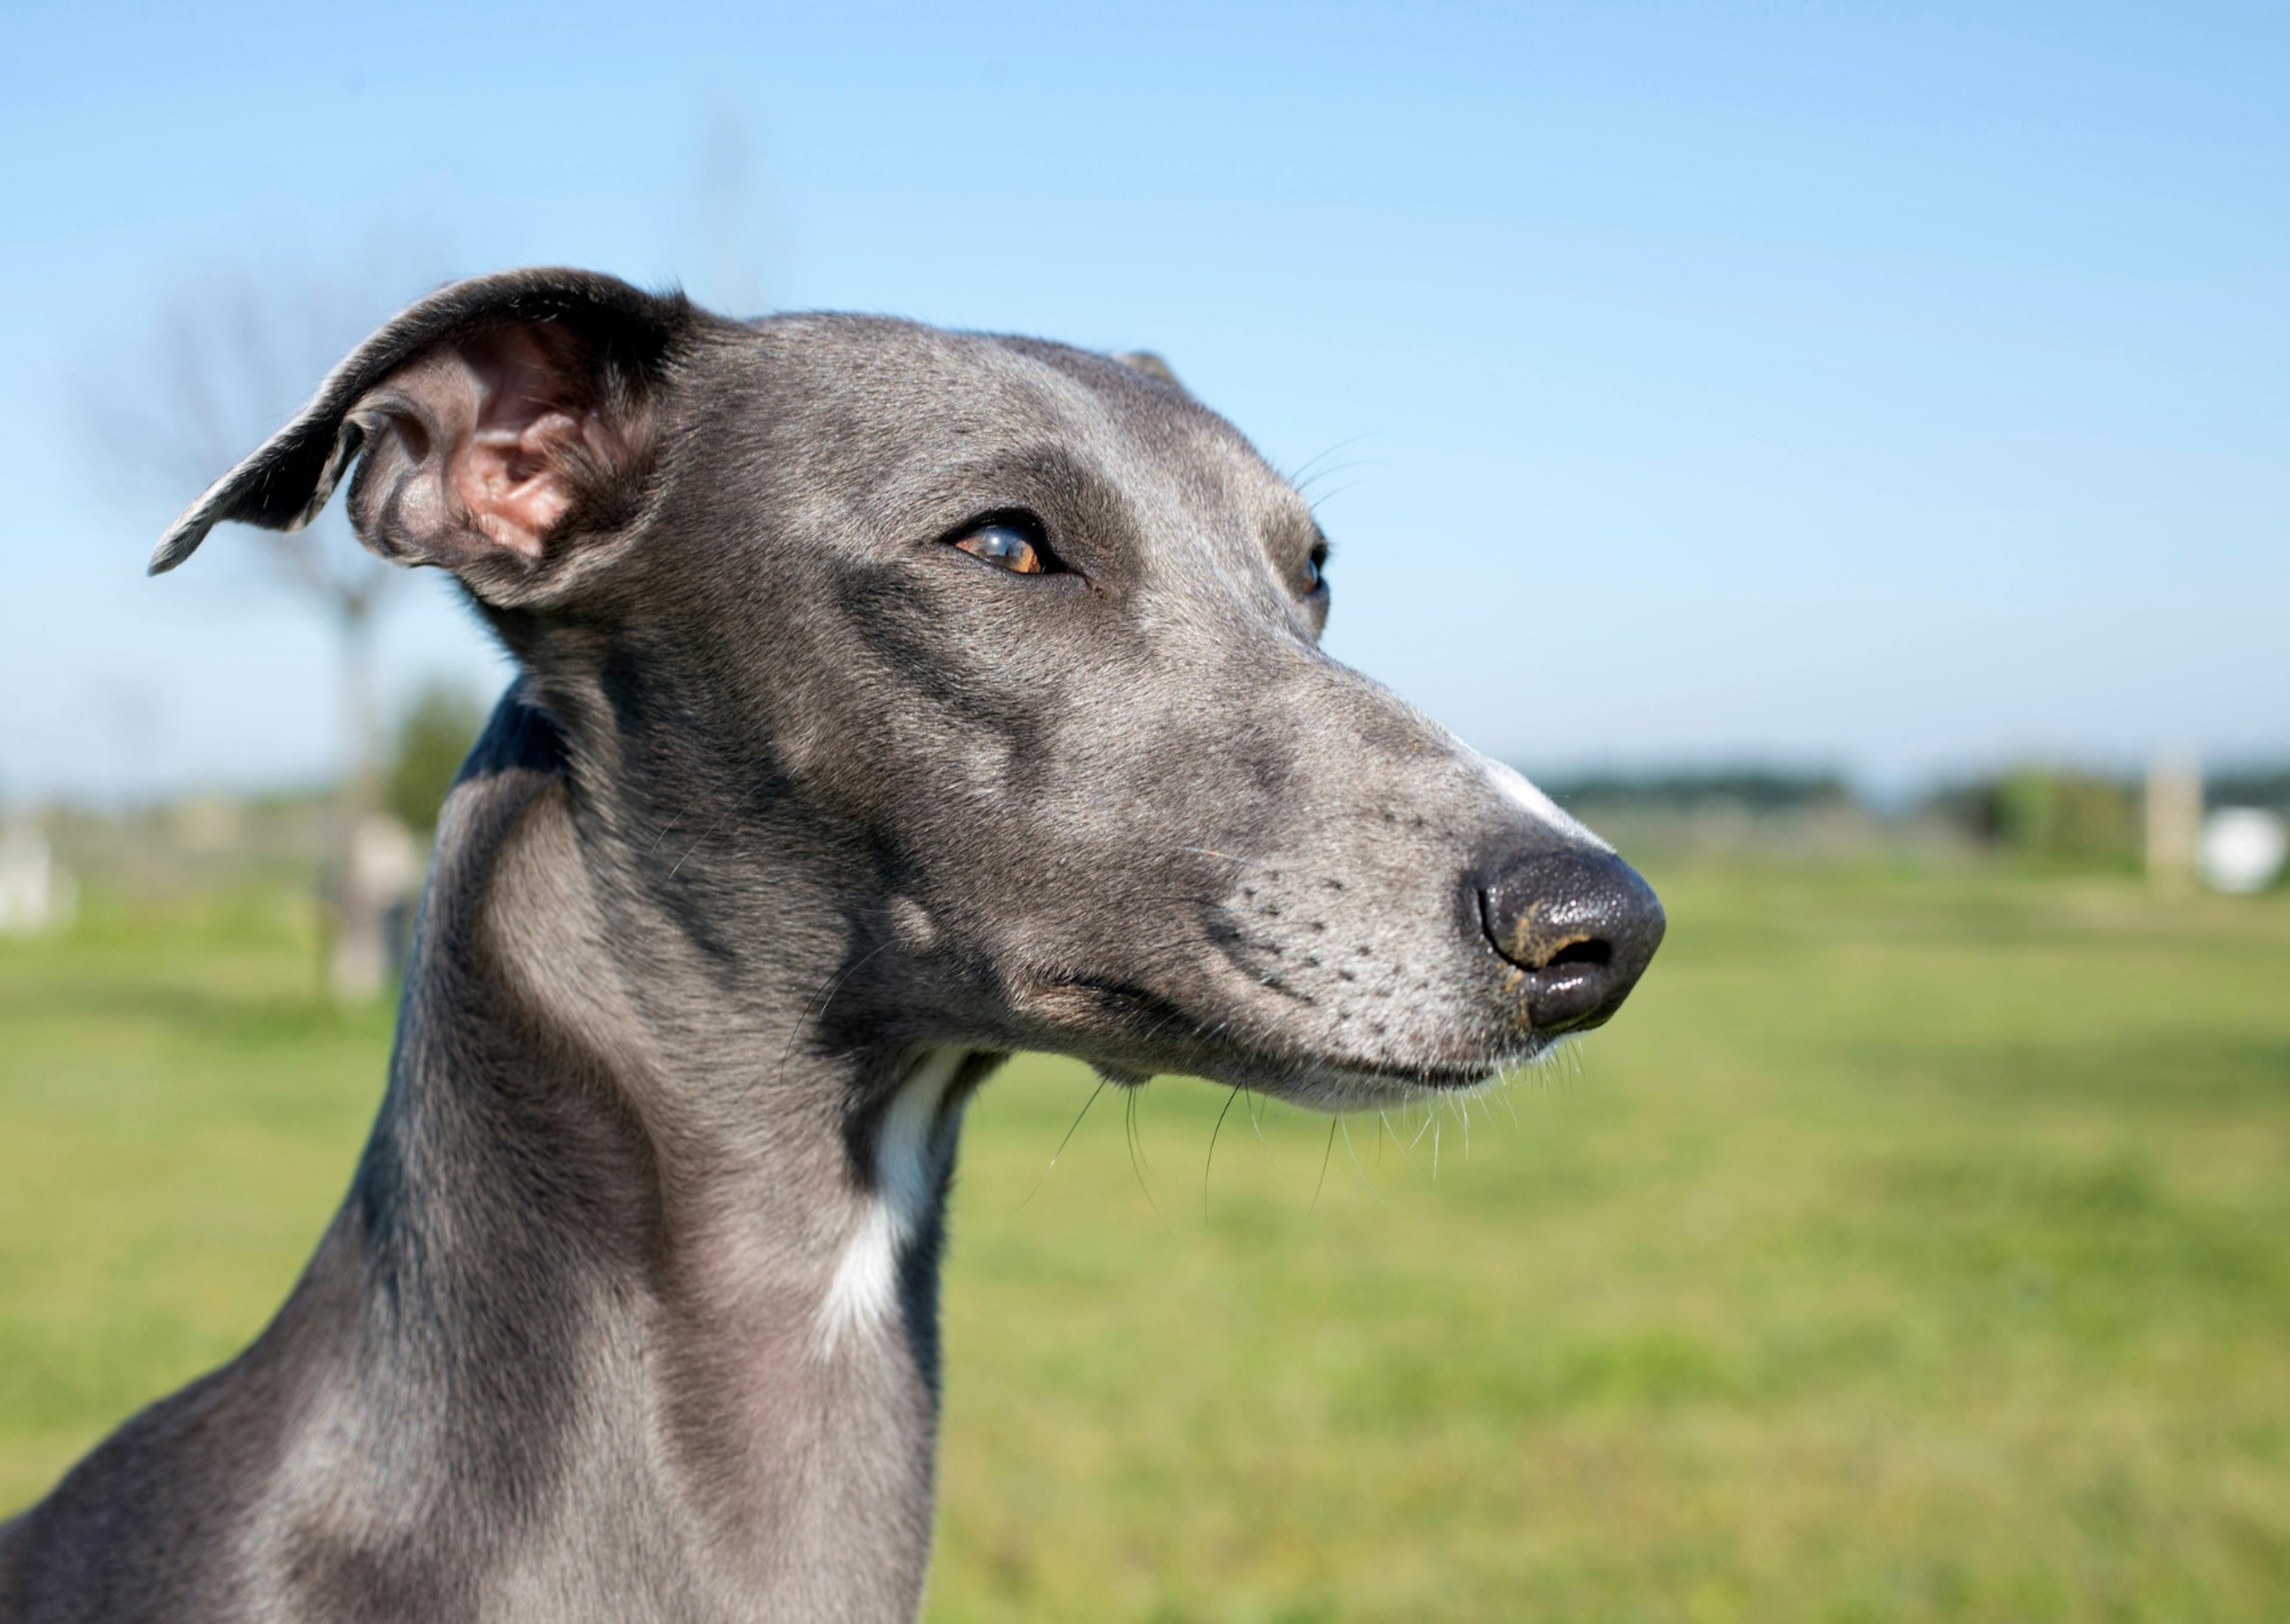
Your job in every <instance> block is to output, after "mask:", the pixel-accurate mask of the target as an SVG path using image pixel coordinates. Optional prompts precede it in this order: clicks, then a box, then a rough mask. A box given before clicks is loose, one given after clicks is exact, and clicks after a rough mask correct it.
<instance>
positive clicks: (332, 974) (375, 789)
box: [326, 591, 394, 1004]
mask: <svg viewBox="0 0 2290 1624" xmlns="http://www.w3.org/2000/svg"><path fill="white" fill-rule="evenodd" d="M373 609H374V605H373V600H372V596H369V595H367V594H365V593H361V592H355V591H353V592H346V593H344V594H343V595H342V596H340V598H339V599H338V600H337V603H336V605H335V610H336V616H335V618H336V623H337V628H338V633H337V636H336V640H335V647H336V652H337V658H338V659H339V660H340V666H339V678H340V684H341V692H340V701H341V740H342V764H341V785H340V790H339V792H338V796H337V799H336V803H335V807H334V858H333V861H332V864H331V865H330V867H331V868H332V881H333V884H332V886H331V888H330V889H331V890H332V896H330V897H329V898H328V899H327V900H328V904H329V906H330V907H331V908H332V912H333V921H332V924H333V930H332V940H331V942H330V944H329V952H328V954H327V974H326V981H327V986H328V987H329V988H330V989H331V990H332V993H333V995H334V996H335V997H336V998H337V999H339V1000H340V1001H341V1002H343V1003H345V1004H360V1003H364V1002H365V1001H366V1000H367V999H370V998H373V997H375V996H379V995H380V992H381V990H382V987H383V984H384V982H385V981H386V980H388V974H389V964H390V951H389V939H388V908H389V904H390V902H391V901H392V900H394V899H393V897H391V896H388V895H384V894H380V892H381V891H382V888H381V887H380V886H377V885H376V884H374V879H375V876H374V874H373V872H372V869H373V865H372V863H370V862H366V861H362V860H361V856H362V845H361V836H362V833H363V832H364V830H365V829H366V828H367V826H368V824H369V822H370V820H372V818H373V817H374V814H375V812H376V811H377V810H378V809H379V807H380V804H381V722H380V716H379V715H378V714H377V712H376V710H375V707H374V682H373V663H374V661H373V655H374V647H373V645H374V613H373Z"/></svg>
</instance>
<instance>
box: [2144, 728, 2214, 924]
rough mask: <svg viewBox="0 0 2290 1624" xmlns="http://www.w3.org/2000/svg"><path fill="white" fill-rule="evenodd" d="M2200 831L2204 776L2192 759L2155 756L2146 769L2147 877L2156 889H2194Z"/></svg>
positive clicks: (2172, 891)
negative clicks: (2196, 852)
mask: <svg viewBox="0 0 2290 1624" xmlns="http://www.w3.org/2000/svg"><path fill="white" fill-rule="evenodd" d="M2202 834H2203V777H2202V773H2201V772H2199V771H2198V769H2197V768H2196V766H2195V764H2194V763H2192V762H2190V761H2187V760H2184V759H2182V758H2178V757H2169V756H2164V757H2158V758H2157V759H2156V760H2155V761H2154V762H2153V763H2152V764H2150V766H2149V767H2148V769H2147V880H2148V883H2149V884H2151V885H2153V886H2154V887H2155V889H2156V890H2158V891H2161V892H2169V893H2172V894H2174V895H2175V894H2182V893H2184V892H2189V891H2191V890H2193V889H2194V883H2195V849H2196V847H2197V846H2198V844H2200V842H2201V840H2202Z"/></svg>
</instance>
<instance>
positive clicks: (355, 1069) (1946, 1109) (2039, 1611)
mask: <svg viewBox="0 0 2290 1624" xmlns="http://www.w3.org/2000/svg"><path fill="white" fill-rule="evenodd" d="M1653 877H1654V878H1655V880H1656V881H1657V883H1658V884H1660V885H1661V888H1662V890H1663V892H1664V895H1665V899H1666V900H1667V901H1668V903H1669V909H1670V919H1671V928H1670V940H1669V945H1668V946H1667V947H1666V948H1664V949H1663V952H1662V956H1661V958H1660V959H1659V960H1658V961H1657V963H1656V964H1655V967H1654V969H1653V972H1651V973H1650V974H1649V976H1648V977H1647V979H1646V981H1645V984H1644V985H1643V986H1642V987H1641V988H1640V989H1639V991H1638V993H1637V996H1636V997H1635V998H1634V999H1633V1001H1632V1003H1631V1004H1630V1005H1629V1008H1628V1009H1627V1010H1626V1011H1625V1012H1623V1014H1622V1016H1621V1019H1620V1020H1618V1021H1617V1022H1616V1023H1615V1025H1614V1026H1613V1028H1611V1029H1610V1030H1608V1031H1605V1032H1602V1033H1599V1034H1597V1035H1596V1036H1594V1037H1593V1038H1592V1039H1591V1040H1590V1041H1589V1043H1588V1044H1586V1045H1584V1046H1583V1047H1582V1048H1581V1052H1580V1059H1579V1065H1578V1064H1575V1063H1572V1062H1570V1063H1568V1064H1566V1065H1565V1066H1564V1067H1563V1068H1559V1069H1557V1070H1554V1071H1552V1072H1549V1073H1547V1074H1541V1075H1537V1076H1529V1077H1525V1078H1522V1079H1520V1080H1518V1081H1517V1083H1515V1084H1512V1085H1510V1086H1509V1087H1508V1088H1507V1089H1504V1090H1501V1091H1499V1092H1495V1093H1493V1094H1491V1095H1489V1096H1487V1097H1486V1098H1485V1099H1484V1100H1477V1101H1474V1102H1473V1103H1472V1104H1471V1105H1470V1106H1469V1109H1468V1112H1464V1113H1459V1112H1456V1111H1453V1110H1449V1111H1445V1112H1443V1113H1442V1114H1440V1115H1439V1116H1437V1117H1434V1118H1432V1119H1431V1120H1430V1122H1429V1127H1428V1130H1427V1127H1426V1123H1425V1119H1424V1117H1423V1116H1422V1115H1421V1113H1418V1114H1417V1115H1416V1116H1413V1117H1412V1118H1410V1119H1409V1120H1407V1121H1405V1122H1400V1121H1397V1120H1395V1121H1394V1122H1393V1123H1392V1124H1389V1125H1390V1128H1391V1129H1392V1130H1394V1131H1395V1132H1386V1131H1385V1127H1384V1125H1383V1124H1379V1123H1378V1122H1377V1121H1376V1120H1375V1119H1374V1118H1373V1117H1368V1118H1364V1119H1353V1120H1352V1121H1350V1122H1349V1124H1348V1127H1347V1128H1346V1129H1345V1130H1343V1131H1342V1132H1340V1133H1339V1134H1338V1136H1337V1138H1336V1139H1335V1140H1333V1146H1332V1145H1331V1141H1330V1140H1329V1139H1328V1137H1327V1129H1326V1125H1325V1118H1319V1119H1316V1118H1311V1117H1308V1116H1302V1115H1300V1114H1297V1113H1293V1112H1290V1111H1285V1110H1281V1109H1277V1108H1265V1109H1263V1110H1262V1111H1261V1113H1260V1115H1261V1124H1258V1123H1253V1122H1252V1120H1251V1116H1250V1113H1249V1111H1248V1109H1247V1106H1246V1103H1245V1102H1243V1103H1241V1104H1239V1105H1237V1106H1236V1107H1235V1108H1233V1109H1232V1110H1231V1111H1230V1112H1229V1114H1228V1115H1227V1116H1226V1117H1225V1119H1224V1122H1223V1126H1222V1130H1221V1134H1220V1135H1219V1137H1218V1139H1217V1144H1216V1152H1215V1158H1214V1162H1213V1166H1212V1165H1209V1164H1207V1160H1206V1153H1207V1149H1208V1145H1209V1140H1210V1134H1211V1129H1212V1125H1213V1124H1214V1122H1215V1120H1216V1117H1217V1115H1218V1112H1219V1110H1220V1108H1221V1107H1223V1106H1224V1104H1225V1103H1226V1099H1225V1096H1224V1095H1223V1094H1222V1092H1221V1091H1213V1090H1211V1089H1209V1088H1206V1087H1205V1086H1202V1085H1199V1084H1189V1083H1183V1082H1164V1083H1161V1084H1156V1085H1154V1086H1153V1087H1152V1088H1151V1089H1149V1090H1148V1091H1147V1092H1144V1093H1143V1095H1142V1096H1141V1097H1140V1098H1138V1099H1137V1100H1136V1101H1135V1116H1134V1125H1135V1128H1136V1132H1137V1143H1136V1166H1135V1168H1134V1169H1133V1151H1132V1145H1131V1141H1130V1137H1129V1133H1128V1132H1127V1130H1128V1129H1129V1127H1130V1125H1131V1124H1130V1122H1129V1120H1128V1119H1127V1118H1126V1116H1125V1111H1124V1100H1123V1098H1121V1097H1119V1096H1117V1094H1116V1093H1115V1092H1113V1091H1110V1090H1109V1091H1107V1092H1106V1093H1105V1095H1104V1096H1103V1097H1101V1098H1100V1099H1099V1100H1097V1102H1096V1105H1095V1107H1094V1108H1093V1110H1092V1111H1091V1112H1090V1113H1089V1115H1088V1116H1086V1118H1085V1119H1084V1121H1083V1122H1082V1124H1081V1125H1080V1128H1079V1130H1078V1131H1077V1132H1075V1134H1074V1136H1073V1139H1072V1142H1071V1144H1070V1145H1069V1146H1068V1148H1066V1150H1065V1152H1064V1154H1063V1156H1062V1157H1061V1159H1060V1160H1059V1161H1058V1163H1057V1165H1056V1167H1055V1168H1054V1170H1053V1171H1048V1172H1046V1175H1045V1168H1047V1165H1048V1164H1049V1162H1050V1159H1051V1156H1052V1153H1053V1151H1055V1150H1056V1148H1057V1147H1058V1144H1059V1141H1060V1140H1061V1138H1062V1137H1063V1136H1064V1135H1065V1133H1066V1132H1067V1130H1068V1127H1069V1124H1071V1123H1072V1121H1073V1118H1074V1114H1075V1113H1076V1111H1077V1110H1079V1109H1080V1108H1081V1106H1082V1104H1083V1101H1084V1100H1085V1099H1086V1098H1088V1096H1089V1093H1090V1090H1091V1088H1092V1086H1093V1084H1092V1082H1091V1080H1089V1079H1088V1078H1087V1077H1086V1076H1085V1074H1083V1073H1081V1072H1079V1071H1078V1070H1077V1069H1075V1068H1070V1067H1068V1066H1065V1065H1063V1064H1061V1063H1053V1062H1048V1061H1038V1060H1028V1061H1024V1062H1021V1063H1020V1064H1018V1065H1017V1066H1014V1067H1013V1068H1012V1069H1011V1070H1010V1071H1009V1072H1008V1073H1006V1074H1005V1076H1004V1077H1003V1078H1002V1079H1001V1080H999V1081H998V1082H997V1084H994V1085H993V1086H992V1087H991V1088H989V1091H988V1092H987V1094H986V1096H985V1097H984V1099H983V1100H981V1103H980V1104H979V1105H978V1106H977V1107H976V1108H974V1109H973V1114H972V1116H971V1120H970V1125H969V1129H968V1132H967V1135H966V1140H965V1147H964V1153H963V1172H962V1177H961V1184H960V1188H959V1194H958V1196H957V1212H956V1217H955V1224H954V1236H955V1238H954V1251H953V1257H952V1262H951V1267H950V1277H949V1283H948V1296H947V1302H948V1309H947V1320H948V1337H949V1372H948V1409H947V1416H946V1433H945V1443H944V1449H943V1481H942V1497H941V1539H940V1544H939V1550H938V1556H937V1560H936V1565H935V1567H934V1570H933V1578H932V1584H931V1600H930V1606H929V1616H930V1617H931V1618H932V1619H933V1620H941V1621H942V1624H954V1621H956V1620H987V1619H1057V1620H1069V1619H1090V1620H1266V1621H1268V1624H1269V1621H1270V1620H1290V1621H1301V1620H1322V1619H1325V1620H1337V1619H1342V1620H1434V1619H1436V1620H1513V1619H1528V1618H1533V1619H1554V1620H1572V1619H1581V1620H1635V1619H1645V1620H1670V1619H1682V1620H1729V1619H1741V1620H1758V1624H1778V1621H1781V1620H1895V1619H1898V1620H1923V1619H1959V1618H1961V1619H1978V1620H2131V1619H2155V1620H2209V1619H2218V1620H2281V1619H2284V1618H2286V1617H2290V1176H2286V1175H2290V899H2285V898H2283V897H2280V896H2276V897H2273V898H2268V899H2262V900H2257V901H2253V902H2243V903H2234V902H2228V901H2224V900H2200V899H2190V900H2184V901H2180V902H2174V903H2166V902H2163V901H2158V900H2152V899H2150V897H2148V896H2147V895H2146V893H2144V892H2142V891H2141V890H2140V889H2139V888H2138V887H2137V886H2136V885H2135V884H2134V883H2133V882H2131V881H2129V880H2123V879H2103V878H2071V877H2049V878H2046V877H2041V876H2014V875H2007V874H2002V873H1998V872H1994V871H1987V870H1981V869H1974V868H1934V869H1927V870H1923V871H1912V870H1907V869H1903V870H1899V871H1890V870H1881V869H1878V868H1860V869H1850V870H1847V869H1826V868H1783V867H1774V868H1763V869H1758V868H1741V867H1735V868H1694V867H1685V868H1673V869H1670V870H1667V871H1665V870H1664V869H1662V868H1661V867H1660V866H1659V865H1657V866H1656V867H1655V868H1654V869H1653ZM307 930H308V924H307V921H306V920H304V919H303V917H302V916H301V914H300V911H299V905H298V904H297V903H296V902H295V900H293V899H292V897H291V896H288V895H285V894H284V893H279V892H262V891H252V890H250V891H247V892H240V893H233V894H230V895H227V896H220V897H212V898H207V899H204V900H178V901H175V902H172V903H169V904H166V905H164V907H162V906H161V905H158V904H156V903H154V904H145V905H141V906H140V907H137V906H131V905H130V904H128V903H126V902H124V901H122V900H117V899H112V900H106V899H104V898H103V897H102V896H100V895H99V896H98V897H97V898H96V900H95V902H94V904H93V905H92V906H91V907H90V908H88V909H87V910H85V912H84V916H83V918H82V921H81V923H80V924H79V925H78V927H77V928H76V930H75V932H73V933H72V934H71V935H70V936H68V937H67V938H63V939H59V940H47V941H40V942H28V943H25V942H18V943H7V944H0V1508H12V1507H13V1506H15V1505H18V1504H20V1503H22V1502H24V1501H27V1500H30V1499H32V1498H34V1497H35V1496H36V1495H37V1494H39V1493H40V1492H42V1491H43V1490H44V1488H45V1487H46V1485H47V1484H49V1483H50V1482H51V1481H52V1479H53V1478H54V1477H55V1476H56V1475H57V1474H58V1473H59V1472H60V1470H62V1469H63V1468H64V1467H65V1466H66V1465H67V1464H68V1462H69V1461H70V1460H72V1459H73V1458H74V1457H75V1456H76V1454H77V1453H78V1452H80V1451H82V1450H83V1449H84V1448H85V1447H86V1446H87V1445H88V1444H91V1443H92V1442H93V1440H94V1439H95V1438H96V1437H97V1436H100V1434H101V1433H102V1432H103V1431H105V1430H106V1429H107V1428H109V1427H110V1426H111V1425H112V1424H114V1423H115V1422H116V1420H118V1419H119V1418H121V1417H122V1416H123V1415H124V1414H125V1413H126V1412H128V1411H129V1410H131V1409H132V1407H134V1406H135V1405H136V1404H140V1403H141V1402H143V1401H145V1400H147V1399H148V1398H150V1397H152V1396H156V1394H158V1393H159V1392H161V1391H162V1390H164V1388H168V1387H170V1386H172V1385H173V1384H175V1383H179V1382H180V1381H182V1380H185V1379H186V1378H188V1377H189V1376H191V1375H192V1374H194V1373H195V1372H197V1371H199V1370H201V1369H202V1368H204V1367H205V1366H207V1365H209V1364H213V1363H215V1362H216V1361H219V1360H220V1359H222V1358H223V1357H225V1356H228V1354H229V1353H231V1352H232V1351H233V1350H234V1349H235V1348H237V1347H238V1346H239V1345H240V1344H241V1343H242V1342H243V1341H244V1340H245V1339H246V1338H248V1337H249V1336H250V1335H252V1333H253V1332H254V1331H255V1330H256V1329H257V1328H258V1327H259V1326H260V1324H261V1323H262V1321H263V1319H264V1317H265V1316H266V1315H267V1314H268V1312H269V1310H270V1309H271V1308H272V1307H273V1306H274V1305H275V1304H276V1301H277V1300H278V1299H279V1298H280V1297H281V1295H282V1294H283V1293H284V1291H285V1290H286V1288H287V1286H288V1284H289V1283H290V1282H291V1280H292V1276H293V1275H294V1273H295V1271H296V1270H297V1269H298V1268H299V1267H300V1263H301V1261H302V1259H303V1257H304V1254H305V1252H307V1250H308V1247H309V1245H310V1244H311V1243H312V1241H313V1240H314V1238H315V1237H316V1234H317V1233H318V1230H319V1228H320V1227H321V1225H322V1224H323V1223H324V1220H325V1219H326V1217H327V1215H328V1213H329V1212H330V1211H331V1209H332V1205H333V1204H334V1202H335V1201H336V1199H337V1198H338V1196H339V1195H340V1190H341V1188H342V1186H343V1184H344V1182H345V1180H346V1179H347V1177H348V1170H349V1165H350V1161H351V1158H352V1156H353V1154H354V1152H355V1151H356V1147H357V1144H358V1141H359V1140H360V1138H361V1136H362V1135H363V1133H364V1128H365V1125H366V1123H367V1120H368V1118H369V1116H370V1115H371V1113H372V1108H373V1106H374V1103H375V1100H376V1099H377V1098H378V1095H379V1092H380V1079H381V1067H382V1064H383V1057H384V1053H385V1050H386V1047H387V1043H388V1018H387V1015H386V1014H385V1013H383V1012H375V1013H372V1014H371V1015H359V1016H355V1017H343V1016H339V1015H336V1014H333V1013H332V1012H328V1011H326V1010H325V1009H324V1008H323V1007H322V1006H320V1005H319V1004H316V1002H315V1001H314V1000H313V998H312V996H311V994H310V985H311V980H312V977H311V972H310V967H309V966H310V950H309V948H308V941H307V937H306V932H307ZM1260 1127H1261V1138H1260V1136H1259V1134H1260ZM1403 1145H1404V1146H1405V1150H1404V1151H1403V1148H1402V1147H1403ZM1435 1158H1436V1159H1435ZM1324 1167H1325V1182H1324V1181H1323V1168H1324ZM1316 1190H1317V1198H1316Z"/></svg>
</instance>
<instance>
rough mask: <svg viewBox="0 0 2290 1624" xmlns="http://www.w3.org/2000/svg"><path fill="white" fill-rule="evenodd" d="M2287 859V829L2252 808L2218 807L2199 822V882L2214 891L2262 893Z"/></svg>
mask: <svg viewBox="0 0 2290 1624" xmlns="http://www.w3.org/2000/svg"><path fill="white" fill-rule="evenodd" d="M2286 855H2290V827H2286V826H2285V825H2284V823H2283V821H2282V817H2281V814H2280V813H2278V812H2265V811H2262V810H2261V809H2260V808H2258V807H2255V806H2222V807H2220V808H2219V809H2218V811H2216V812H2213V813H2212V814H2211V815H2210V816H2209V817H2208V818H2206V819H2205V820H2203V844H2202V849H2201V853H2200V861H2201V863H2202V870H2203V879H2204V881H2205V883H2206V884H2208V885H2209V886H2210V888H2211V889H2212V890H2214V891H2225V892H2233V893H2235V894H2236V895H2238V896H2246V895H2248V894H2249V893H2250V892H2254V891H2264V890H2265V889H2266V888H2267V887H2268V886H2269V885H2271V884H2274V880H2275V876H2277V875H2278V874H2280V873H2281V872H2282V860H2283V859H2284V857H2285V856H2286Z"/></svg>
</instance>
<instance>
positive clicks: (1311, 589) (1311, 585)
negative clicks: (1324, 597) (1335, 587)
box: [1304, 541, 1328, 597]
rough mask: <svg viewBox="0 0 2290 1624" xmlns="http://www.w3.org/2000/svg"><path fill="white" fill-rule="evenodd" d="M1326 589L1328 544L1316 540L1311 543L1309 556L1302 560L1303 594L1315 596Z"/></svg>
mask: <svg viewBox="0 0 2290 1624" xmlns="http://www.w3.org/2000/svg"><path fill="white" fill-rule="evenodd" d="M1327 589H1328V544H1327V543H1326V542H1325V541H1317V542H1315V543H1313V545H1312V552H1311V556H1309V557H1308V558H1306V559H1305V560H1304V596H1307V597H1317V596H1320V594H1321V593H1323V592H1325V591H1326V590H1327Z"/></svg>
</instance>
